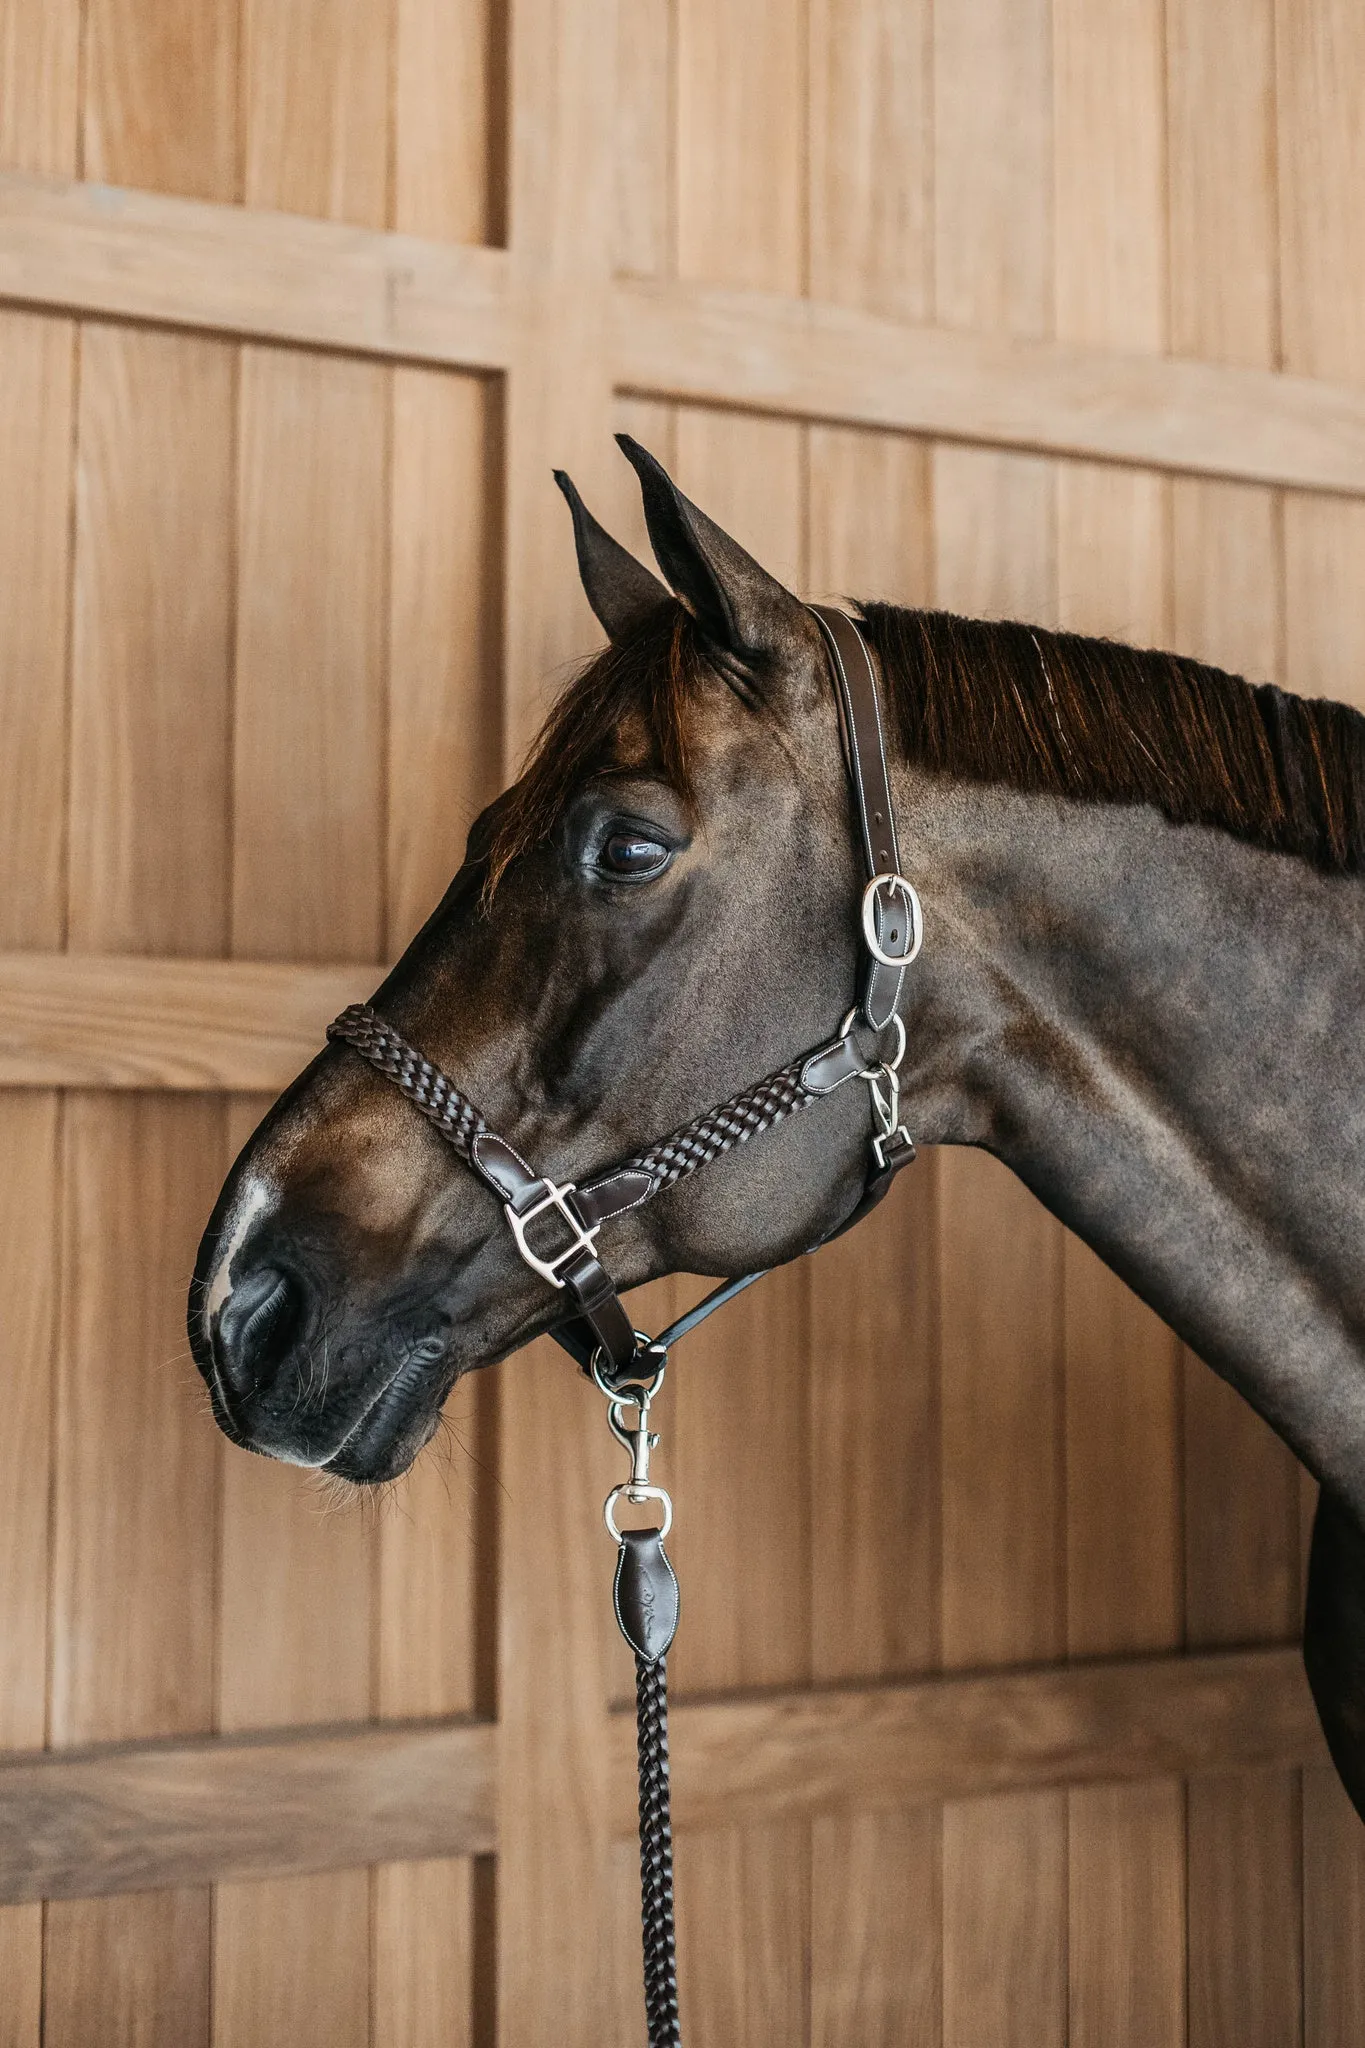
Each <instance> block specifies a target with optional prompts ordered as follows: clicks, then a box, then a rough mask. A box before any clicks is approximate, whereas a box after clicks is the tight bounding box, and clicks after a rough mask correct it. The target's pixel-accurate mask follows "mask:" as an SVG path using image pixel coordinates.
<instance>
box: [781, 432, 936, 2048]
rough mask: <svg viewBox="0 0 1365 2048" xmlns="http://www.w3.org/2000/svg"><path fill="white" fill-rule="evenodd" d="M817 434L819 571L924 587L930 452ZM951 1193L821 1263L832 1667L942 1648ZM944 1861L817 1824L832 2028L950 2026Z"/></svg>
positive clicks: (819, 1420) (813, 567) (817, 1378)
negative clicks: (944, 1216) (942, 1438)
mask: <svg viewBox="0 0 1365 2048" xmlns="http://www.w3.org/2000/svg"><path fill="white" fill-rule="evenodd" d="M808 435H809V464H810V478H809V494H808V502H807V581H808V583H809V584H810V585H811V586H812V587H813V588H814V589H817V590H819V591H828V592H838V593H843V594H848V593H850V592H852V593H862V594H864V595H872V594H875V595H876V596H878V597H885V598H887V599H890V600H891V601H893V602H896V601H899V602H903V603H914V602H917V601H918V602H921V603H922V602H924V600H925V598H926V597H927V595H928V592H929V590H930V588H931V582H932V578H931V568H930V552H931V550H930V518H929V492H928V459H927V451H926V450H925V449H924V447H923V446H922V445H921V444H919V443H916V442H913V441H910V440H906V439H903V438H900V437H898V436H893V435H889V434H885V435H884V434H862V433H857V432H852V431H849V430H846V429H841V428H837V427H812V428H810V429H809V430H808ZM936 1196H937V1174H936V1166H935V1161H934V1159H933V1156H932V1155H930V1156H929V1157H927V1158H922V1159H921V1160H920V1161H919V1162H918V1163H917V1164H916V1166H915V1168H914V1170H913V1172H912V1173H910V1174H907V1175H905V1176H904V1177H903V1178H902V1180H901V1181H900V1182H899V1184H898V1185H897V1187H896V1188H895V1190H894V1191H893V1193H892V1195H891V1197H890V1198H889V1200H888V1201H887V1202H886V1203H884V1204H883V1206H882V1207H881V1208H880V1209H878V1210H877V1211H876V1213H875V1214H874V1215H873V1216H871V1217H869V1218H868V1220H867V1221H866V1222H865V1223H863V1224H862V1225H861V1226H860V1227H859V1229H858V1230H857V1232H856V1233H854V1234H852V1235H850V1236H848V1237H845V1238H841V1239H840V1240H839V1241H838V1242H837V1243H836V1244H833V1245H830V1246H828V1247H827V1248H826V1249H825V1250H824V1251H823V1252H821V1253H820V1255H819V1256H818V1258H817V1259H816V1260H815V1261H814V1262H813V1264H812V1267H811V1274H810V1285H811V1342H810V1376H811V1377H810V1387H811V1395H810V1398H811V1439H810V1440H811V1474H810V1494H811V1518H812V1521H811V1544H812V1558H811V1571H812V1591H811V1603H812V1604H811V1667H812V1675H813V1677H814V1679H815V1681H816V1683H817V1684H819V1683H821V1682H836V1681H839V1680H853V1681H856V1680H858V1679H869V1678H872V1679H875V1678H878V1677H885V1676H891V1675H893V1674H895V1673H905V1672H911V1671H926V1670H932V1669H933V1668H934V1667H935V1666H936V1665H937V1662H938V1650H939V1628H938V1598H939V1540H938V1536H939V1532H938V1469H937V1468H938V1356H937V1334H938V1332H937V1302H936V1298H935V1288H936V1279H937V1268H938V1260H937V1253H936V1245H935V1236H936V1230H937V1222H938V1217H937V1199H936ZM888 1275H891V1276H894V1277H893V1278H891V1279H889V1280H888V1277H887V1276H888ZM939 1864H940V1841H939V1822H938V1815H937V1814H936V1813H934V1812H932V1811H921V1812H915V1813H906V1814H890V1815H882V1814H860V1815H849V1816H843V1815H830V1816H828V1817H825V1818H822V1819H820V1820H819V1821H817V1822H816V1823H815V1825H814V1827H813V1828H812V1831H811V2039H812V2041H813V2042H817V2043H820V2044H822V2048H835V2044H838V2043H842V2042H845V2041H853V2040H856V2041H859V2042H865V2043H867V2044H869V2048H872V2044H875V2043H879V2042H884V2043H886V2044H888V2048H890V2044H892V2043H899V2042H902V2041H905V2040H907V2039H913V2040H915V2041H929V2040H934V2039H936V2038H937V2036H938V2030H939V1995H940V1980H939V1913H938V1886H939ZM874 1899H875V1901H876V1909H875V1911H874V1910H873V1906H872V1902H873V1900H874Z"/></svg>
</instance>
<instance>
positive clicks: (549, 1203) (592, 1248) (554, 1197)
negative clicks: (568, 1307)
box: [503, 1180, 602, 1287]
mask: <svg viewBox="0 0 1365 2048" xmlns="http://www.w3.org/2000/svg"><path fill="white" fill-rule="evenodd" d="M544 1187H545V1193H544V1194H543V1195H542V1196H541V1198H540V1200H539V1201H538V1202H532V1204H531V1206H530V1208H529V1209H523V1210H522V1212H521V1214H520V1215H518V1214H517V1211H516V1210H515V1209H514V1208H513V1207H512V1204H511V1203H510V1202H505V1203H504V1204H503V1207H504V1209H505V1211H506V1215H507V1221H508V1222H509V1223H510V1224H511V1226H512V1235H513V1237H514V1238H515V1239H516V1241H517V1250H518V1251H519V1252H520V1253H521V1256H522V1257H523V1258H524V1259H525V1261H526V1263H527V1265H528V1266H529V1267H530V1268H531V1270H532V1271H533V1272H535V1273H539V1275H540V1277H541V1279H542V1280H548V1281H549V1283H550V1285H551V1287H562V1286H563V1285H564V1282H563V1281H562V1280H561V1279H560V1277H559V1268H560V1267H561V1266H565V1265H567V1264H568V1262H569V1260H570V1259H573V1258H576V1257H577V1256H578V1254H579V1252H591V1253H592V1255H593V1257H594V1258H596V1257H597V1233H598V1231H599V1230H600V1229H601V1227H602V1226H601V1224H600V1223H594V1224H593V1225H592V1226H591V1228H590V1229H585V1228H584V1226H583V1225H582V1224H581V1223H580V1222H579V1220H578V1218H577V1217H576V1216H575V1215H574V1212H573V1210H572V1209H571V1208H570V1207H569V1196H570V1195H571V1194H572V1193H573V1191H574V1183H573V1182H572V1181H569V1182H568V1183H567V1185H566V1186H564V1187H562V1188H561V1187H556V1186H555V1183H554V1182H553V1181H552V1180H547V1181H546V1182H545V1183H544ZM547 1209H558V1211H559V1213H560V1215H561V1216H562V1217H563V1218H564V1221H565V1222H566V1223H567V1224H568V1226H569V1228H570V1230H571V1231H572V1232H573V1243H572V1244H570V1245H566V1246H565V1248H564V1250H563V1251H562V1252H556V1253H555V1255H554V1257H553V1258H552V1259H538V1258H537V1257H536V1255H535V1253H534V1252H533V1251H532V1250H531V1247H530V1245H529V1244H528V1243H527V1242H526V1226H527V1224H528V1223H534V1222H535V1219H536V1217H537V1216H543V1215H544V1214H545V1211H546V1210H547Z"/></svg>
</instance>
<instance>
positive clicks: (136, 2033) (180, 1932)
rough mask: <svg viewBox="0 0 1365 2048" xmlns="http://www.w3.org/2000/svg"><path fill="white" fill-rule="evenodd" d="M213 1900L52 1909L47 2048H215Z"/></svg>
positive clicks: (134, 1896)
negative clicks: (104, 2047)
mask: <svg viewBox="0 0 1365 2048" xmlns="http://www.w3.org/2000/svg"><path fill="white" fill-rule="evenodd" d="M208 1937H209V1894H208V1893H207V1891H183V1890H182V1891H167V1892H127V1893H124V1894H123V1896H122V1897H120V1898H114V1899H61V1900H56V1901H54V1902H53V1903H52V1904H51V1905H50V1906H49V1907H48V1908H47V1951H48V1962H47V1975H46V1984H45V1990H44V1999H43V2041H44V2043H45V2044H46V2048H76V2044H77V2043H84V2042H87V2041H108V2042H111V2043H112V2042H117V2043H118V2044H119V2048H123V2044H124V2043H127V2044H128V2048H198V2044H200V2043H207V2041H208V2039H209V2013H208V2003H209V1999H208V1977H207V1974H206V1972H205V1971H204V1969H203V1959H204V1956H205V1954H206V1953H207V1949H208Z"/></svg>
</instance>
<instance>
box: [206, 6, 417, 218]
mask: <svg viewBox="0 0 1365 2048" xmlns="http://www.w3.org/2000/svg"><path fill="white" fill-rule="evenodd" d="M389 12H390V10H389V7H388V5H387V4H384V5H379V6H375V5H371V4H369V0H339V4H338V0H245V4H244V6H243V31H242V41H243V48H242V98H243V104H244V115H245V136H244V144H245V170H244V180H243V189H244V195H245V198H246V203H247V205H248V206H269V207H278V208H280V209H281V210H282V211H284V212H286V213H312V214H318V215H320V216H321V217H322V218H323V219H325V220H346V221H354V222H355V223H356V224H357V226H361V227H372V228H374V227H382V226H383V225H384V224H385V222H386V220H387V218H388V166H389V72H390V66H389V33H390V24H389Z"/></svg>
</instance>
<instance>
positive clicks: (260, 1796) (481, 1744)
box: [0, 1721, 497, 1934]
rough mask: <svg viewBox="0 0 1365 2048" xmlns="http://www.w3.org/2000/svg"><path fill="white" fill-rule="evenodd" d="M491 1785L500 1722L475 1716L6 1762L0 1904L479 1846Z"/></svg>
mask: <svg viewBox="0 0 1365 2048" xmlns="http://www.w3.org/2000/svg"><path fill="white" fill-rule="evenodd" d="M496 1787H497V1742H496V1733H495V1730H494V1728H493V1727H492V1725H491V1724H490V1723H487V1722H472V1721H460V1722H455V1723H448V1722H438V1721H427V1722H421V1723H407V1724H405V1725H403V1726H401V1727H372V1726H365V1727H361V1728H357V1729H353V1730H350V1731H348V1732H346V1733H340V1732H338V1731H336V1730H331V1731H322V1732H318V1733H310V1732H309V1731H308V1730H307V1729H303V1730H296V1731H294V1732H293V1733H285V1734H276V1735H273V1736H265V1737H251V1738H244V1739H240V1740H226V1741H224V1740H219V1739H211V1740H198V1741H188V1742H186V1741H182V1742H159V1743H155V1742H154V1743H141V1744H134V1745H105V1746H102V1747H99V1748H95V1749H88V1750H83V1751H80V1752H78V1753H76V1754H71V1753H68V1752H63V1751H61V1750H56V1751H49V1752H47V1753H45V1754H43V1755H40V1756H35V1757H32V1758H29V1759H16V1758H10V1759H9V1760H8V1761H7V1762H5V1763H3V1764H0V1807H2V1808H3V1812H4V1817H5V1827H4V1836H3V1845H2V1846H0V1899H3V1900H4V1902H5V1903H6V1904H7V1905H9V1904H15V1903H21V1902H23V1901H26V1900H30V1899H39V1898H50V1899H51V1898H93V1897H97V1896H100V1895H103V1894H113V1893H117V1892H137V1891H153V1890H163V1889H165V1888H166V1887H167V1886H172V1885H175V1886H182V1887H183V1886H188V1885H197V1884H203V1883H205V1882H207V1881H208V1880H209V1879H211V1878H255V1877H273V1878H282V1877H285V1876H288V1875H292V1874H296V1873H298V1874H303V1873H310V1872H317V1871H325V1870H338V1869H341V1870H344V1869H347V1868H353V1867H354V1866H356V1865H358V1864H362V1863H366V1862H368V1861H369V1860H370V1859H371V1857H373V1856H374V1855H376V1854H378V1855H382V1856H384V1857H387V1858H393V1859H398V1858H402V1857H427V1856H452V1855H454V1854H455V1853H456V1852H457V1851H463V1852H464V1853H465V1854H467V1855H471V1856H472V1855H482V1854H485V1853H486V1852H488V1851H489V1850H491V1849H492V1848H493V1846H494V1839H495V1837H494V1826H493V1823H494V1813H495V1809H496V1803H497V1802H496ZM399 1867H401V1866H399ZM456 1933H457V1934H458V1930H456Z"/></svg>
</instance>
